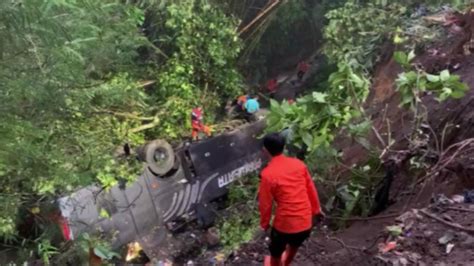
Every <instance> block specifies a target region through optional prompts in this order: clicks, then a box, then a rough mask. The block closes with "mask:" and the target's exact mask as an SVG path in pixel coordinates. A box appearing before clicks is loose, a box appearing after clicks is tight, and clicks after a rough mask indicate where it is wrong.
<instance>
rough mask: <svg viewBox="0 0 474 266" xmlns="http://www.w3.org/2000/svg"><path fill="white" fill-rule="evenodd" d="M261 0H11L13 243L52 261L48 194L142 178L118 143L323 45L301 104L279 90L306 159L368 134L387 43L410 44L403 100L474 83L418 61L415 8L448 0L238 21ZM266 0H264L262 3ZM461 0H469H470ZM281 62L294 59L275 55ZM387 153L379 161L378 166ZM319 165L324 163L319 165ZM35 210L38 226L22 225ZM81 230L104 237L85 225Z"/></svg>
mask: <svg viewBox="0 0 474 266" xmlns="http://www.w3.org/2000/svg"><path fill="white" fill-rule="evenodd" d="M253 2H255V1H239V0H235V1H231V0H229V1H207V0H179V1H164V0H163V1H157V0H135V1H123V0H103V1H95V0H50V1H41V0H24V1H17V0H14V1H2V2H1V3H0V37H1V38H0V64H1V67H0V84H1V88H0V90H1V93H0V101H1V102H2V105H1V107H0V109H1V113H2V116H1V117H0V137H1V138H0V182H1V183H0V184H1V187H0V200H1V201H2V203H3V204H2V205H1V206H0V237H1V241H2V242H3V243H4V245H5V246H8V247H9V248H12V249H13V250H21V251H23V253H22V255H24V256H23V257H20V258H19V259H20V260H28V259H35V258H41V259H43V260H44V261H45V262H48V260H49V258H50V256H51V255H54V254H55V253H57V247H54V246H53V245H51V242H50V241H51V240H52V236H51V232H49V231H46V230H45V228H43V227H42V223H41V221H43V220H44V219H45V217H43V216H42V215H43V213H42V212H41V211H40V210H39V208H38V207H39V205H40V203H41V202H45V201H49V200H51V199H54V198H56V197H58V196H60V195H64V194H67V193H70V192H72V191H74V190H75V189H77V188H78V187H81V186H85V185H89V184H92V183H100V184H101V185H102V186H104V187H110V186H112V185H114V184H116V183H117V180H119V179H126V180H133V179H134V177H135V176H136V174H137V172H138V171H139V170H140V169H141V165H137V163H136V162H134V161H120V160H117V158H116V156H115V154H114V152H115V151H116V150H117V148H118V147H121V145H123V144H124V143H126V142H127V143H131V144H132V146H137V145H140V144H143V143H144V142H145V141H147V140H151V139H155V138H158V137H165V138H167V139H175V140H180V139H182V138H184V137H187V135H188V134H189V130H190V121H189V119H188V118H189V112H190V110H191V109H192V108H193V107H195V106H202V105H204V106H205V108H206V109H205V112H206V118H205V119H206V120H207V121H208V122H211V123H212V122H215V121H217V120H218V116H217V115H216V114H218V113H219V110H221V109H220V108H223V107H224V105H225V103H226V102H227V101H228V100H229V99H232V98H234V97H235V96H236V95H238V94H239V93H240V92H241V91H242V90H244V89H248V86H253V85H255V83H259V82H262V81H264V80H266V79H267V78H268V77H273V76H275V75H276V74H277V73H278V72H279V71H282V70H287V69H290V68H292V67H293V66H294V65H295V64H296V63H297V62H298V61H299V60H301V59H302V58H306V57H308V56H309V55H311V54H314V53H315V52H317V51H318V49H319V48H322V51H323V54H324V55H325V56H326V57H327V61H328V62H329V63H330V66H329V67H328V69H331V70H332V69H336V71H335V72H333V73H332V74H331V75H330V77H329V79H328V80H327V81H324V83H323V84H324V86H323V85H322V84H315V85H314V89H315V90H314V91H313V92H311V93H310V94H308V95H306V96H304V97H301V98H300V99H298V101H297V103H296V104H294V105H289V104H288V103H286V102H283V103H277V102H272V103H271V110H272V113H271V115H270V117H269V130H281V129H284V128H291V129H292V131H293V139H292V141H293V144H294V145H296V146H299V147H303V146H306V147H308V151H309V152H310V156H309V157H308V160H309V161H312V160H313V161H314V160H320V159H321V160H322V158H332V157H331V156H337V153H336V152H335V151H334V150H332V149H331V148H330V147H331V144H332V141H333V140H334V138H335V136H336V135H337V134H339V133H340V132H341V130H343V129H344V130H347V131H348V132H350V133H351V134H352V135H353V136H355V137H357V138H358V139H359V141H361V142H364V138H363V136H364V133H365V132H367V131H368V130H370V128H371V124H370V121H368V119H367V118H366V117H365V115H364V110H363V108H362V104H363V102H364V101H365V99H366V97H367V95H368V92H369V88H370V85H371V73H372V72H373V70H374V66H375V65H376V63H377V62H378V59H379V58H380V57H381V56H385V55H383V51H382V50H381V45H382V44H383V43H386V42H391V43H394V44H395V45H397V47H398V48H399V50H400V52H399V53H397V56H396V58H397V60H398V62H399V63H400V64H401V65H402V66H403V67H404V68H405V70H406V72H405V73H403V74H402V75H401V76H400V78H399V80H398V87H399V90H400V92H401V93H402V94H403V97H402V98H403V102H402V104H406V105H409V106H411V107H412V109H413V110H414V111H416V110H417V100H416V98H417V94H418V93H419V92H420V91H424V90H430V91H433V92H434V93H436V95H437V96H438V98H439V99H440V100H444V99H447V98H449V97H461V96H462V95H463V92H464V91H465V90H466V87H465V86H464V85H463V84H462V83H460V82H459V80H458V78H457V77H456V76H452V75H450V74H449V72H441V73H440V74H439V75H438V76H435V75H427V74H426V73H421V72H416V70H413V69H411V68H410V64H409V63H410V60H411V59H412V57H413V54H412V53H410V51H412V50H413V49H414V48H415V46H416V41H415V40H423V41H426V40H425V39H426V38H425V37H426V34H422V36H419V37H420V38H415V37H413V34H412V32H411V31H410V30H411V28H410V24H409V23H407V21H410V20H411V19H414V18H411V17H410V16H409V15H410V14H412V13H414V8H415V7H416V6H417V5H418V4H420V3H427V4H439V3H438V2H446V1H415V0H412V1H383V0H382V1H381V0H373V1H355V0H350V1H342V0H341V1H326V0H322V1H309V0H292V1H282V4H280V5H279V6H278V8H276V9H275V11H273V12H271V13H270V14H269V15H267V16H266V17H265V18H264V19H263V21H262V22H259V23H257V24H256V26H255V27H253V28H252V29H251V30H250V32H248V33H246V34H243V35H239V33H238V29H239V28H242V26H243V25H245V23H247V22H249V20H251V19H252V18H253V16H251V15H249V14H251V12H250V11H249V10H252V8H253V6H252V5H253ZM256 2H258V3H259V4H260V5H261V6H262V7H263V6H264V5H265V3H266V2H265V1H256ZM451 4H452V5H453V6H461V5H462V4H464V1H459V0H458V1H453V2H452V3H451ZM249 12H250V13H249ZM415 19H416V18H415ZM408 33H409V34H408ZM408 36H410V37H408ZM433 36H436V35H433ZM302 38H303V39H302ZM408 39H409V40H408ZM428 39H429V38H428ZM389 56H391V55H389ZM284 58H291V60H288V61H285V60H284ZM278 62H284V63H282V64H281V65H280V66H278V67H274V66H275V65H277V64H278ZM322 72H324V71H322ZM420 79H421V80H422V81H423V82H422V83H421V84H420ZM244 81H247V85H245V82H244ZM248 83H251V84H248ZM375 152H377V151H375ZM379 152H380V151H379ZM328 154H331V156H329V157H328V156H327V155H328ZM377 166H379V162H375V163H374V164H373V165H372V166H371V167H372V168H370V167H369V169H372V170H373V169H377ZM367 169H368V168H367V167H361V168H360V169H359V170H357V169H356V170H355V172H354V173H355V174H354V175H355V176H357V177H362V178H355V179H354V180H355V181H354V182H352V183H350V184H349V185H346V186H345V187H344V188H343V189H342V190H341V189H340V188H339V189H338V191H339V192H341V191H342V192H341V193H340V194H344V193H345V194H344V195H346V196H345V198H346V199H348V200H346V209H347V212H346V213H350V212H351V211H352V210H353V209H354V208H355V205H356V203H357V202H358V200H359V199H360V198H364V197H366V198H368V196H367V193H366V194H364V193H365V192H367V191H368V190H365V189H366V188H367V184H366V183H368V182H367V179H366V178H363V177H364V176H366V175H367V174H366V173H367V171H368V170H367ZM319 170H321V169H319ZM364 173H365V174H364ZM318 174H320V176H323V177H324V172H323V171H319V172H318ZM358 180H359V181H358ZM371 182H372V181H371ZM369 183H370V182H369ZM369 186H370V184H369ZM252 187H253V189H254V188H255V184H254V185H253V186H252ZM254 192H255V191H254V190H251V191H250V192H249V191H243V190H242V187H237V188H236V190H235V191H234V193H237V194H238V195H240V194H242V193H247V194H246V195H245V197H243V198H244V199H245V201H251V199H252V198H253V197H252V196H249V195H248V193H250V194H253V193H254ZM347 195H349V196H347ZM349 201H350V202H349ZM366 203H367V202H366ZM366 203H364V204H366ZM252 211H254V209H252V210H250V212H252ZM32 221H34V222H32ZM242 223H243V224H245V225H246V226H248V225H249V224H250V225H254V224H255V220H253V219H250V220H245V221H242V220H231V221H230V222H228V223H227V224H223V225H222V227H221V229H222V232H223V234H224V242H225V241H226V240H225V239H226V238H229V239H231V240H232V241H230V240H229V241H230V242H232V243H233V242H236V241H234V240H235V238H239V240H238V241H237V242H241V241H244V240H248V239H249V237H250V235H251V233H250V232H247V231H245V232H246V233H245V234H243V235H239V234H238V232H242V231H243V229H236V228H235V227H236V226H241V224H242ZM25 224H26V227H28V226H30V225H33V224H34V225H35V226H39V227H38V228H34V229H35V230H30V231H28V232H27V233H25V232H24V231H22V230H23V229H22V228H25ZM33 231H34V233H32V232H33ZM84 241H85V243H89V244H90V245H95V246H97V245H96V244H91V243H92V242H93V240H91V239H90V238H88V237H85V240H84ZM89 244H88V245H89ZM90 245H89V246H87V245H86V248H85V249H87V247H90ZM229 248H230V249H232V248H235V246H233V245H230V246H229ZM30 251H31V252H30ZM109 255H110V254H109Z"/></svg>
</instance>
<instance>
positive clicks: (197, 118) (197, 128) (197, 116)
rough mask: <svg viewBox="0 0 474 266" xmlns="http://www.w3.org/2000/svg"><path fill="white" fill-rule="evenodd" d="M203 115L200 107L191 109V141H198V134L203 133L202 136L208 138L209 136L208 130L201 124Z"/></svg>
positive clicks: (209, 131)
mask: <svg viewBox="0 0 474 266" xmlns="http://www.w3.org/2000/svg"><path fill="white" fill-rule="evenodd" d="M203 113H204V111H203V110H202V108H201V107H196V108H193V110H192V111H191V127H192V132H191V137H192V139H193V140H197V139H198V137H199V133H200V132H204V134H206V136H208V137H210V136H211V130H210V128H209V127H208V126H206V125H204V123H203V122H202V120H203V119H202V116H203Z"/></svg>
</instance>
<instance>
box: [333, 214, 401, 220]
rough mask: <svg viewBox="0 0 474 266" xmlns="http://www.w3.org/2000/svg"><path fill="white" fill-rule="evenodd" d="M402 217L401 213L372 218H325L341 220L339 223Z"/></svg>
mask: <svg viewBox="0 0 474 266" xmlns="http://www.w3.org/2000/svg"><path fill="white" fill-rule="evenodd" d="M400 215H402V214H401V213H392V214H387V215H380V216H374V217H348V218H344V217H336V216H326V218H327V219H333V220H341V221H370V220H380V219H386V218H393V217H398V216H400Z"/></svg>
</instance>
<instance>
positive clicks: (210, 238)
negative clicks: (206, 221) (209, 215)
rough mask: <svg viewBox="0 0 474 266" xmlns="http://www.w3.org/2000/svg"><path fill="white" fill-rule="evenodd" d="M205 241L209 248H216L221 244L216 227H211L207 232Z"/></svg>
mask: <svg viewBox="0 0 474 266" xmlns="http://www.w3.org/2000/svg"><path fill="white" fill-rule="evenodd" d="M204 241H205V243H206V245H207V246H208V247H215V246H217V245H218V244H219V242H220V238H219V232H218V231H217V229H216V228H215V227H211V228H209V229H208V230H207V232H206V234H205V236H204Z"/></svg>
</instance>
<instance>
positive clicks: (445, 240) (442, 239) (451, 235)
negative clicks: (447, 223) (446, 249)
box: [438, 231, 454, 245]
mask: <svg viewBox="0 0 474 266" xmlns="http://www.w3.org/2000/svg"><path fill="white" fill-rule="evenodd" d="M453 239H454V233H453V232H452V231H448V232H446V233H445V234H444V236H442V237H440V238H439V239H438V243H440V244H441V245H446V244H448V243H449V242H450V241H451V240H453Z"/></svg>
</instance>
